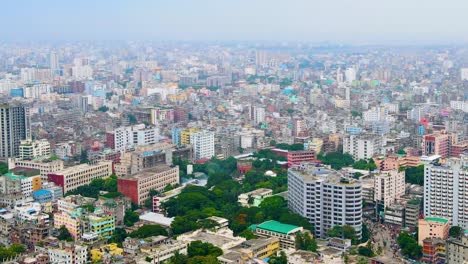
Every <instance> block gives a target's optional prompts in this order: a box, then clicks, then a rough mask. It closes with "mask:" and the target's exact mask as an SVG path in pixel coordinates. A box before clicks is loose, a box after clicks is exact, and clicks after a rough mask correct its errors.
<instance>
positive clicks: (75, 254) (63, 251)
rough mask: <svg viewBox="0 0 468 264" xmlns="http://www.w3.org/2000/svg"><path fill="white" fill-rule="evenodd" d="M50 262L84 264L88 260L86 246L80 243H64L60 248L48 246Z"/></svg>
mask: <svg viewBox="0 0 468 264" xmlns="http://www.w3.org/2000/svg"><path fill="white" fill-rule="evenodd" d="M47 253H48V255H49V263H51V264H85V263H87V262H88V261H87V260H88V248H87V247H86V246H81V245H74V246H73V245H66V246H65V247H60V248H49V249H48V250H47Z"/></svg>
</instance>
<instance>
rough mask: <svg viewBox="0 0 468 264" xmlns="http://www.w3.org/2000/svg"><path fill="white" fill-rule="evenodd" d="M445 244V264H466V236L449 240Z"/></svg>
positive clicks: (467, 237) (467, 238)
mask: <svg viewBox="0 0 468 264" xmlns="http://www.w3.org/2000/svg"><path fill="white" fill-rule="evenodd" d="M446 243H447V244H446V252H445V254H446V260H447V264H466V261H467V260H468V236H466V235H465V236H462V237H461V238H449V239H448V240H447V241H446Z"/></svg>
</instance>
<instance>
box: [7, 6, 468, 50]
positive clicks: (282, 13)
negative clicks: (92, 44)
mask: <svg viewBox="0 0 468 264" xmlns="http://www.w3.org/2000/svg"><path fill="white" fill-rule="evenodd" d="M0 10H1V11H2V12H0V40H1V39H4V40H124V39H132V40H252V41H256V40H289V41H294V40H299V41H312V42H322V41H331V42H337V43H359V44H363V43H372V44H375V43H377V44H382V43H402V44H406V43H460V42H463V43H466V42H468V0H166V1H162V0H0Z"/></svg>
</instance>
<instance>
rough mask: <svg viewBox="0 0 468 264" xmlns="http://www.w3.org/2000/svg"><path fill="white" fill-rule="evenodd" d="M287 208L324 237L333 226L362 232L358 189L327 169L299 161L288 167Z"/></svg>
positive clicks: (356, 184) (348, 180) (356, 183)
mask: <svg viewBox="0 0 468 264" xmlns="http://www.w3.org/2000/svg"><path fill="white" fill-rule="evenodd" d="M288 188H289V190H288V207H289V208H290V209H291V211H293V212H295V213H297V214H300V215H301V216H303V217H306V218H307V219H309V221H310V222H311V223H312V224H314V226H315V232H316V236H318V237H325V236H326V232H327V230H329V229H331V228H333V227H334V226H335V225H340V226H344V225H350V226H352V227H353V228H354V229H355V231H356V234H357V236H358V237H361V231H362V188H361V184H360V183H359V182H357V181H354V180H350V179H346V178H344V177H343V175H341V174H340V173H338V172H336V171H333V170H331V169H328V168H325V167H321V166H317V165H310V164H302V165H300V166H293V167H291V168H289V169H288Z"/></svg>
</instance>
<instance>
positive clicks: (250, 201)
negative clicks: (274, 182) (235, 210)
mask: <svg viewBox="0 0 468 264" xmlns="http://www.w3.org/2000/svg"><path fill="white" fill-rule="evenodd" d="M271 195H273V190H271V189H266V188H260V189H257V190H254V191H251V192H248V193H241V194H240V195H239V197H238V200H237V201H238V202H239V203H240V205H241V206H244V207H250V206H255V207H257V206H259V205H260V204H261V203H262V201H263V199H265V198H267V197H270V196H271Z"/></svg>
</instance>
